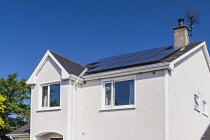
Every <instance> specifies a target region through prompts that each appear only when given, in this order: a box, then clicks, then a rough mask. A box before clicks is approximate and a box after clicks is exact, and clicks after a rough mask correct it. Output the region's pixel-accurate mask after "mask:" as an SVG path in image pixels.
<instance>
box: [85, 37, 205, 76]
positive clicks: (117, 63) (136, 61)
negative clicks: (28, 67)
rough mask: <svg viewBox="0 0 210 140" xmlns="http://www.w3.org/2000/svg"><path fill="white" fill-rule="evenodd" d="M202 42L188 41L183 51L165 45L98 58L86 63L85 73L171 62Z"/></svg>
mask: <svg viewBox="0 0 210 140" xmlns="http://www.w3.org/2000/svg"><path fill="white" fill-rule="evenodd" d="M202 42H203V41H198V42H193V43H190V44H189V45H187V46H186V47H185V50H183V51H180V50H175V49H174V48H173V46H166V47H160V48H155V49H150V50H144V51H139V52H134V53H129V54H124V55H119V56H113V57H108V58H103V59H99V60H97V61H94V62H93V63H90V64H88V65H86V67H87V68H88V71H87V72H86V75H87V74H93V73H98V72H105V71H110V70H117V69H123V68H129V67H135V66H143V65H148V64H155V63H159V62H171V61H173V60H174V59H176V58H178V57H179V56H181V55H182V54H184V53H186V52H188V51H189V50H191V49H192V48H194V47H196V46H197V45H199V44H200V43H202Z"/></svg>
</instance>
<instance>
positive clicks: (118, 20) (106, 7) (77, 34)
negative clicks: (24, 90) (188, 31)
mask: <svg viewBox="0 0 210 140" xmlns="http://www.w3.org/2000/svg"><path fill="white" fill-rule="evenodd" d="M186 8H190V9H193V10H199V11H200V25H198V26H197V25H195V28H194V31H193V36H192V37H191V42H193V41H200V40H205V41H206V42H207V45H209V46H210V35H209V33H210V1H208V0H205V1H202V0H200V1H195V0H184V1H183V0H176V1H170V0H2V1H0V48H1V49H0V50H1V55H0V58H1V60H0V66H1V69H0V77H6V76H7V75H8V74H11V73H14V72H17V73H18V74H19V76H20V78H22V77H23V78H26V79H27V78H28V77H29V76H30V74H31V73H32V72H33V70H34V68H35V67H36V65H37V64H38V63H39V61H40V59H41V58H42V56H43V55H44V54H45V52H46V51H47V49H51V50H53V51H55V52H57V53H59V54H61V55H63V56H65V57H67V58H69V59H71V60H73V61H75V62H77V63H79V64H82V65H85V64H87V63H90V62H92V61H94V60H97V59H100V58H104V57H109V56H114V55H119V54H125V53H130V52H136V51H140V50H145V49H150V48H155V47H162V46H166V45H172V44H173V30H172V27H175V26H177V19H179V18H185V19H186Z"/></svg>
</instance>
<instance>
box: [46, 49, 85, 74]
mask: <svg viewBox="0 0 210 140" xmlns="http://www.w3.org/2000/svg"><path fill="white" fill-rule="evenodd" d="M49 51H50V52H51V53H52V55H53V56H54V57H55V58H56V59H57V60H58V62H59V63H60V64H61V65H62V66H63V67H64V69H65V70H66V71H67V72H68V73H69V74H74V75H76V76H79V75H80V74H81V73H82V72H83V70H84V69H85V67H84V66H81V65H80V64H78V63H76V62H73V61H71V60H69V59H68V58H65V57H63V56H61V55H59V54H57V53H55V52H53V51H51V50H49Z"/></svg>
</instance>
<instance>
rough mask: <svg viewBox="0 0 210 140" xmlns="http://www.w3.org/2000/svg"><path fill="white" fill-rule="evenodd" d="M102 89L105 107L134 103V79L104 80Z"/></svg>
mask: <svg viewBox="0 0 210 140" xmlns="http://www.w3.org/2000/svg"><path fill="white" fill-rule="evenodd" d="M104 90H105V91H104V92H105V107H108V106H110V107H111V106H124V105H134V80H126V81H111V82H106V83H105V84H104Z"/></svg>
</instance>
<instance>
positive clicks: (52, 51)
mask: <svg viewBox="0 0 210 140" xmlns="http://www.w3.org/2000/svg"><path fill="white" fill-rule="evenodd" d="M49 51H50V52H53V53H55V54H57V55H59V56H61V57H63V58H65V59H67V60H69V61H71V62H73V63H75V64H77V65H80V64H79V63H77V62H74V61H72V60H70V59H68V58H66V57H64V56H62V55H60V54H58V53H56V52H54V51H52V50H50V49H49ZM80 66H82V65H80ZM82 67H84V66H82ZM84 68H86V67H84Z"/></svg>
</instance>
